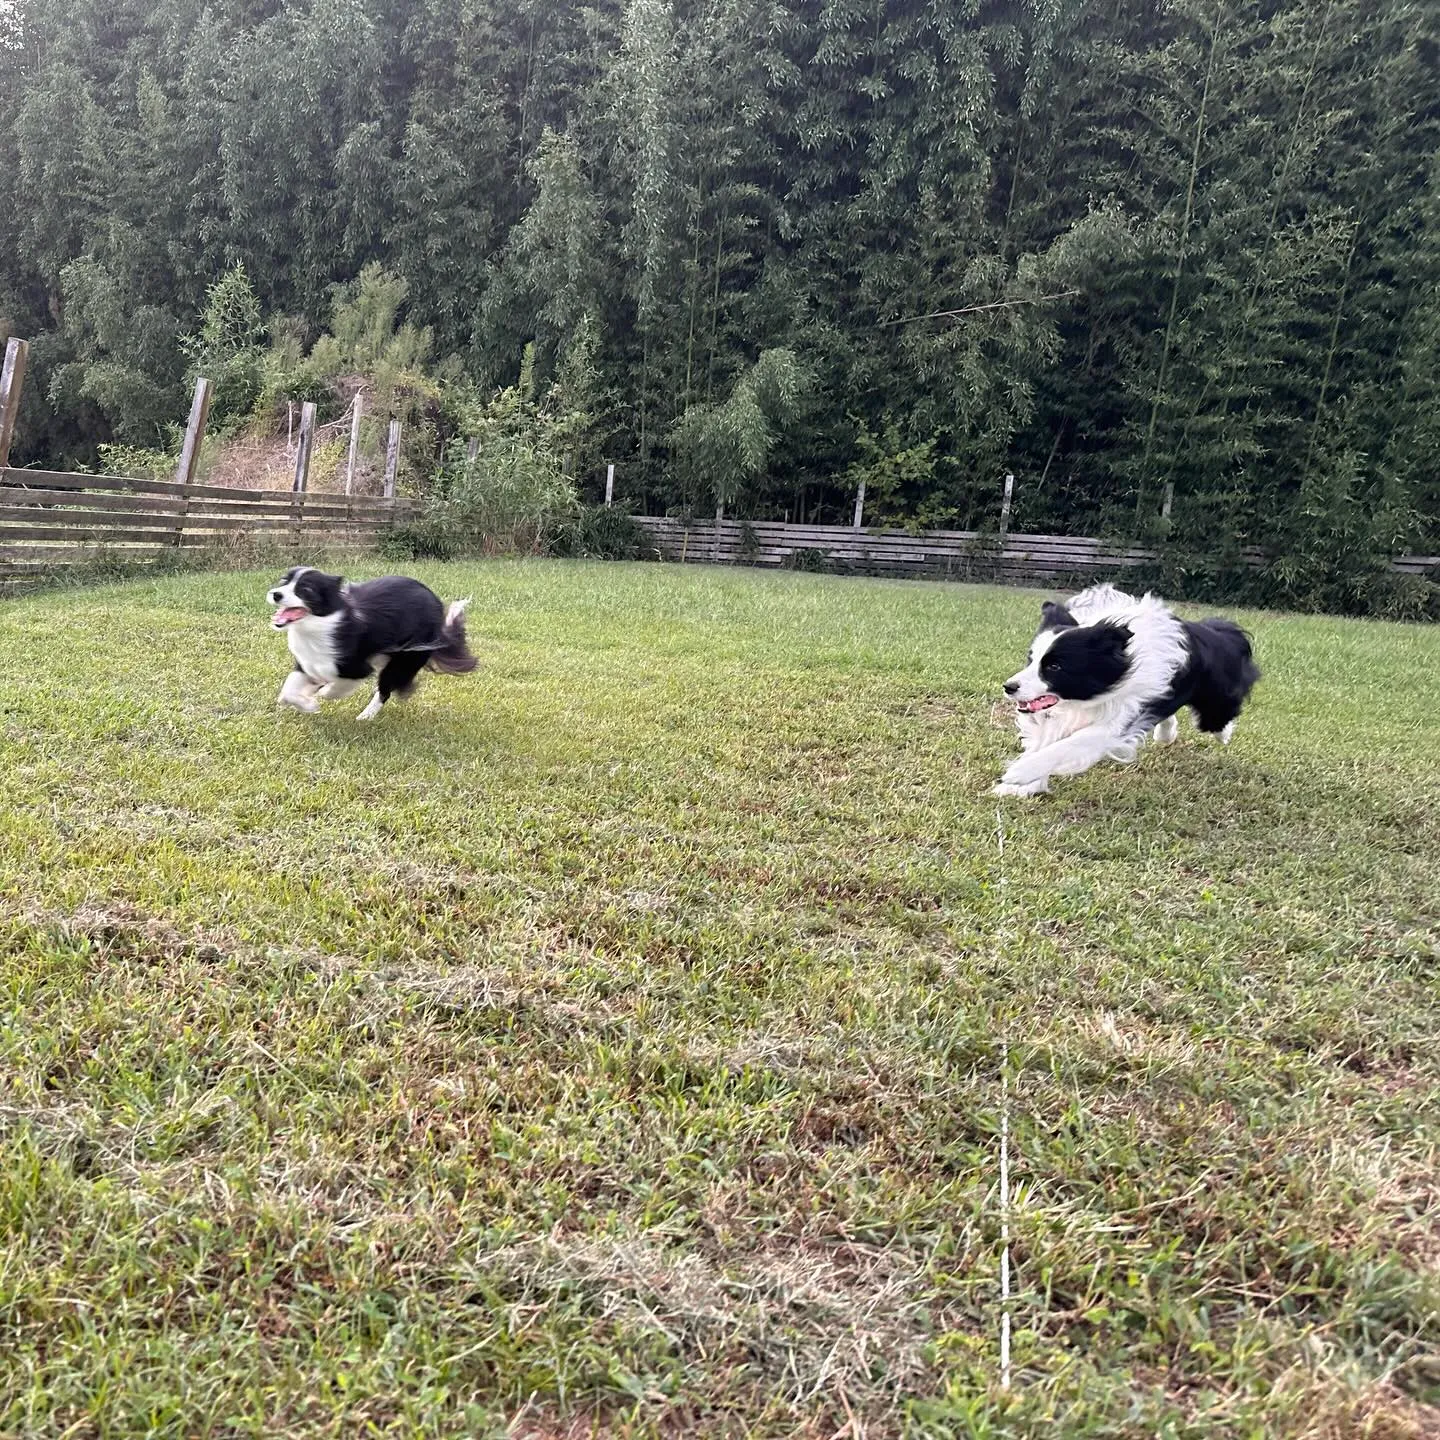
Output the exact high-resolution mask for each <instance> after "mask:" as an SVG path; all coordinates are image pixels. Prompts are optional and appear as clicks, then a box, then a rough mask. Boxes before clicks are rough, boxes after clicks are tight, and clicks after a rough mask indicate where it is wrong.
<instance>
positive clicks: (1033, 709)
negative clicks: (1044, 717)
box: [1015, 691, 1060, 715]
mask: <svg viewBox="0 0 1440 1440" xmlns="http://www.w3.org/2000/svg"><path fill="white" fill-rule="evenodd" d="M1059 703H1060V697H1059V696H1058V695H1051V694H1050V693H1049V691H1046V693H1045V694H1044V695H1037V696H1036V697H1035V698H1034V699H1033V700H1017V701H1016V702H1015V708H1016V709H1017V710H1018V711H1019V712H1020V713H1021V714H1022V715H1036V714H1038V713H1039V712H1040V711H1041V710H1048V709H1049V708H1050V707H1051V706H1052V705H1058V704H1059Z"/></svg>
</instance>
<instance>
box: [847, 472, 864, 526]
mask: <svg viewBox="0 0 1440 1440" xmlns="http://www.w3.org/2000/svg"><path fill="white" fill-rule="evenodd" d="M864 520H865V482H864V481H863V480H862V481H861V482H860V484H859V486H858V487H857V488H856V491H855V523H854V525H852V526H851V527H850V528H851V529H852V530H859V529H862V528H863V525H864Z"/></svg>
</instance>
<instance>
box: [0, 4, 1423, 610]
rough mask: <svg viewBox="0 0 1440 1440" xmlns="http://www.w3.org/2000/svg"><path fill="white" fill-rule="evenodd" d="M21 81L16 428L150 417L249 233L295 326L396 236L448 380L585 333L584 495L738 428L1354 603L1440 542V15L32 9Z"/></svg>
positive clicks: (753, 503) (685, 7)
mask: <svg viewBox="0 0 1440 1440" xmlns="http://www.w3.org/2000/svg"><path fill="white" fill-rule="evenodd" d="M0 93H3V94H4V95H5V96H6V105H5V108H4V112H3V115H0V174H3V175H5V176H6V177H7V179H6V186H7V201H8V202H9V203H7V204H6V205H5V206H4V207H3V209H0V328H6V327H8V328H10V329H12V330H14V331H15V332H17V333H24V334H26V335H29V336H31V337H33V338H34V340H35V349H34V352H33V354H32V374H33V377H34V379H33V383H32V384H31V386H30V393H29V396H28V400H27V405H26V410H25V413H24V417H23V428H22V433H21V443H22V450H21V458H22V459H38V458H45V459H49V460H52V461H55V460H60V459H64V458H69V459H72V460H75V459H78V460H88V459H91V458H93V455H94V451H95V447H96V446H97V444H98V443H100V442H102V441H115V442H121V443H125V444H132V445H153V444H155V443H156V442H157V437H159V436H161V435H163V433H164V430H165V427H166V426H167V425H169V424H173V423H174V422H175V421H176V420H178V419H180V418H182V417H183V412H184V406H185V401H186V395H185V384H184V381H185V376H186V373H187V369H190V368H193V364H194V362H195V360H196V358H197V357H198V356H199V355H201V354H203V353H205V352H206V347H207V346H209V345H210V344H211V343H212V341H213V340H215V339H216V337H214V336H211V335H208V333H207V332H206V331H205V329H204V328H203V327H202V324H201V316H202V314H203V312H204V310H205V304H206V299H207V293H209V292H210V291H211V289H212V287H214V286H216V284H217V282H221V281H223V280H224V278H225V277H226V276H227V275H229V274H231V273H232V271H233V267H234V266H235V265H237V264H239V265H243V267H244V272H245V274H246V275H247V276H248V279H249V281H250V283H251V284H252V285H253V287H254V292H255V294H256V296H257V297H258V301H259V304H260V307H261V312H262V314H263V315H264V317H265V323H266V324H267V326H268V327H269V329H270V332H271V338H272V341H273V339H274V338H275V336H276V335H277V334H282V335H285V336H289V337H291V338H292V340H294V341H295V343H297V344H299V345H300V346H301V348H302V349H303V348H305V347H308V346H309V345H310V344H311V343H313V340H314V338H315V335H316V334H317V333H318V332H319V331H320V330H321V329H322V328H323V327H324V326H325V325H326V324H328V323H329V321H330V318H331V313H332V287H333V286H335V285H337V284H354V283H357V277H359V276H360V274H361V272H362V270H363V269H364V268H365V266H367V265H370V264H379V265H382V266H383V267H384V270H385V272H386V276H387V277H388V279H387V283H390V281H392V280H393V281H398V283H399V284H400V286H401V296H402V299H401V301H400V302H397V303H401V304H403V307H404V309H403V315H404V318H405V320H406V321H408V323H409V324H410V325H411V326H412V327H413V333H414V334H415V335H416V336H420V335H425V336H426V345H427V350H426V365H427V367H428V371H427V373H429V374H431V376H432V378H433V377H434V376H435V375H436V374H437V373H438V371H439V369H440V367H441V364H442V361H448V363H449V366H450V369H449V370H448V371H447V372H446V373H448V374H451V375H453V376H456V377H460V376H463V377H464V378H465V381H466V383H468V384H470V385H473V386H478V387H480V390H481V391H482V393H483V392H484V391H486V390H488V389H493V388H494V387H496V386H499V385H508V384H512V383H513V382H514V379H515V375H516V372H517V368H518V365H519V360H520V355H521V352H522V350H523V348H524V346H525V345H526V344H527V343H532V342H533V344H534V346H535V352H534V353H535V364H536V366H537V369H538V371H539V373H540V375H541V377H542V380H545V381H548V379H549V377H550V376H551V375H553V374H554V373H555V372H556V371H557V370H558V369H559V367H561V366H562V365H563V363H564V361H565V357H566V355H567V352H568V351H569V350H570V349H571V348H572V346H573V345H574V344H575V342H576V338H577V336H581V335H584V336H588V337H590V339H589V341H588V342H587V343H592V344H593V346H594V370H595V375H596V381H597V383H596V387H595V395H596V397H597V398H598V399H599V400H601V401H603V403H597V404H596V405H595V406H594V407H592V409H593V413H592V421H593V428H592V431H591V433H590V434H589V435H588V436H587V437H586V443H585V446H584V447H582V448H583V451H584V453H583V454H582V453H580V452H576V464H577V467H578V468H577V469H576V471H575V472H574V473H575V474H576V477H577V478H578V479H579V480H580V481H581V482H582V484H584V485H585V486H588V487H590V494H591V498H594V487H595V486H596V485H598V483H599V478H598V477H599V474H600V472H599V468H598V465H595V464H593V463H588V461H589V460H591V459H596V460H598V458H599V457H600V456H601V455H602V454H603V455H605V456H608V457H609V458H614V459H615V460H616V461H617V462H618V463H619V466H620V476H621V487H620V488H621V493H622V494H623V495H625V496H626V497H627V498H629V499H630V500H631V501H633V502H635V503H637V504H646V505H652V506H655V505H665V504H693V503H695V501H696V500H697V499H698V498H702V497H700V496H697V495H696V493H695V491H696V487H697V478H696V474H695V470H696V466H695V464H694V463H693V462H694V460H695V459H696V457H709V456H713V455H714V454H715V453H717V452H724V453H723V454H722V455H721V459H722V461H723V462H724V464H725V466H726V473H725V474H724V475H712V476H708V477H701V479H702V480H704V481H706V482H707V483H708V485H709V491H710V493H708V494H705V495H704V496H703V498H704V499H705V500H706V502H707V503H713V502H715V501H723V503H724V504H725V505H726V507H727V509H729V510H730V511H731V512H733V513H736V514H742V515H743V514H755V515H759V514H767V515H772V516H780V515H785V514H788V515H790V516H792V517H794V516H803V517H804V518H806V519H811V518H818V519H822V520H834V519H839V518H842V517H844V516H846V515H848V513H849V509H850V506H851V504H852V503H853V502H852V493H853V484H854V482H855V480H856V478H857V477H858V475H859V474H860V473H862V472H863V473H864V474H865V475H866V477H867V484H869V485H871V486H872V489H871V490H870V492H869V493H871V494H872V495H873V496H874V497H875V503H876V506H877V509H876V510H875V512H874V513H875V514H876V515H877V517H879V518H885V519H890V520H897V521H906V522H910V523H919V524H946V525H961V526H983V525H989V524H993V523H994V521H995V519H996V510H997V497H998V493H999V487H1000V477H1001V476H1002V475H1003V473H1004V472H1005V471H1007V470H1010V471H1013V472H1014V473H1015V474H1016V475H1017V477H1018V483H1017V490H1016V502H1015V524H1016V526H1017V528H1021V529H1040V530H1066V531H1069V532H1071V533H1081V532H1090V533H1094V532H1097V531H1102V530H1103V531H1107V532H1122V531H1123V532H1132V533H1136V534H1140V535H1147V536H1151V537H1158V536H1160V535H1164V534H1168V535H1169V536H1170V538H1171V539H1172V540H1173V541H1175V542H1177V543H1176V547H1175V548H1178V549H1183V550H1185V551H1186V552H1188V553H1197V552H1204V553H1205V555H1206V556H1207V557H1208V560H1209V562H1210V563H1211V565H1212V567H1214V566H1221V567H1223V565H1224V563H1225V561H1226V560H1227V558H1233V557H1234V555H1235V554H1236V553H1238V551H1239V549H1240V548H1241V547H1243V546H1246V545H1257V544H1259V545H1264V546H1265V547H1266V548H1267V549H1268V550H1269V551H1271V552H1272V553H1273V554H1275V555H1276V556H1277V557H1278V558H1279V561H1280V563H1279V564H1277V565H1276V566H1275V568H1274V570H1273V573H1272V574H1271V577H1270V581H1271V584H1272V586H1273V588H1274V590H1275V594H1276V596H1277V598H1283V599H1287V600H1290V601H1294V602H1309V603H1324V604H1343V605H1346V606H1351V607H1362V606H1372V607H1384V606H1390V607H1392V608H1395V607H1397V606H1399V605H1400V604H1402V603H1404V601H1403V597H1398V596H1397V595H1396V594H1394V593H1393V589H1392V586H1391V583H1390V581H1389V580H1388V579H1387V578H1386V572H1385V570H1384V568H1383V566H1381V565H1379V564H1378V563H1377V560H1378V559H1379V557H1383V556H1385V555H1388V554H1389V553H1393V551H1394V550H1395V549H1396V548H1414V547H1421V548H1423V549H1425V550H1426V551H1427V552H1428V553H1433V550H1434V548H1435V547H1436V545H1437V539H1440V537H1437V516H1440V405H1437V403H1436V402H1437V382H1440V358H1437V357H1440V19H1437V12H1436V10H1435V8H1434V7H1433V6H1424V5H1421V4H1418V3H1413V0H1240V3H1234V4H1227V3H1223V0H1203V3H1201V0H1173V3H1167V4H1165V5H1156V4H1148V3H1147V4H1139V5H1131V6H1118V7H1117V6H1106V7H1098V6H1094V5H1085V4H1082V3H1078V0H1061V3H1053V4H1052V3H1043V4H1042V3H1039V0H1029V3H1007V0H993V3H990V0H987V3H983V4H981V3H978V0H977V3H973V4H966V5H938V6H937V5H920V4H916V3H909V0H905V3H899V0H895V3H890V4H881V3H879V0H872V3H870V4H867V5H861V4H857V3H855V0H824V3H821V0H625V3H623V4H603V3H601V4H587V5H583V6H581V5H572V4H568V3H549V4H544V5H542V4H539V3H536V0H520V3H509V4H503V5H502V4H499V3H496V0H464V3H460V0H411V3H407V4H404V5H399V4H392V3H389V0H313V3H291V4H280V3H274V0H220V3H217V4H210V5H206V6H201V5H199V4H198V3H196V0H160V3H158V4H156V3H148V0H147V3H144V4H141V3H137V0H122V3H119V4H116V3H113V0H107V3H105V4H103V5H102V4H100V3H99V0H18V3H17V4H15V5H14V6H12V7H11V8H9V9H7V10H5V11H4V12H0ZM378 274H379V272H378V271H377V272H372V275H378ZM232 298H233V297H232ZM934 312H944V313H940V314H936V313H934ZM279 317H289V318H288V319H284V320H283V321H282V320H281V319H280V318H279ZM927 317H928V318H927ZM239 318H240V319H242V320H244V321H245V323H246V324H248V323H249V320H248V319H247V318H246V317H244V316H241V317H239ZM392 318H393V316H392ZM277 327H278V328H277ZM296 337H298V339H297V338H296ZM241 338H242V340H243V338H244V337H241ZM219 339H220V340H221V341H222V342H223V343H225V344H231V343H232V341H233V340H234V336H233V335H232V336H220V337H219ZM246 343H248V342H246ZM244 350H245V344H241V345H240V346H239V352H240V354H241V358H240V359H239V360H236V359H235V355H234V354H231V352H228V351H227V354H228V355H230V358H231V360H232V361H233V362H234V373H229V372H227V381H226V383H227V387H228V390H229V393H231V394H232V395H235V396H240V395H243V393H244V391H245V387H246V386H247V385H253V383H254V370H253V367H250V368H247V364H246V363H245V361H244V357H243V352H244ZM776 351H784V352H788V353H789V355H790V356H791V357H792V358H793V362H794V370H793V373H794V375H795V376H797V377H798V376H802V375H803V376H804V377H805V381H806V383H805V384H804V385H803V386H802V387H799V388H798V389H796V390H795V391H794V393H793V394H791V395H790V396H788V400H789V401H791V402H793V403H792V404H790V405H789V406H788V407H787V415H786V417H785V421H784V423H783V424H775V423H769V424H767V425H766V426H765V427H764V429H765V442H766V443H765V444H764V446H763V447H761V448H762V449H763V454H762V453H761V451H760V450H757V449H756V447H755V446H754V444H752V443H750V440H751V439H753V436H754V435H755V434H758V433H759V432H758V431H757V430H756V428H755V422H757V421H758V420H759V418H761V417H758V416H757V414H756V413H755V411H754V407H753V405H750V402H751V401H753V399H754V391H753V386H751V385H749V384H747V379H746V377H747V376H751V375H752V373H753V371H754V367H755V366H756V364H757V361H758V360H759V357H761V356H762V355H764V354H766V353H767V352H776ZM440 388H441V389H442V390H443V389H444V386H443V385H442V386H441V387H440ZM737 397H738V399H737ZM747 406H749V409H748V411H747V409H746V407H747ZM747 426H748V431H747ZM747 435H748V436H749V437H750V438H748V439H747ZM433 439H434V441H435V443H436V444H437V445H440V444H443V442H444V440H445V431H444V426H443V425H439V424H437V425H436V426H435V427H434V434H433ZM757 456H758V459H757ZM700 488H701V489H702V490H704V488H705V485H703V484H702V485H701V487H700ZM1167 490H1169V491H1173V497H1174V499H1173V510H1172V513H1171V516H1170V518H1169V519H1168V520H1162V516H1161V512H1162V507H1163V500H1164V496H1165V495H1166V493H1167Z"/></svg>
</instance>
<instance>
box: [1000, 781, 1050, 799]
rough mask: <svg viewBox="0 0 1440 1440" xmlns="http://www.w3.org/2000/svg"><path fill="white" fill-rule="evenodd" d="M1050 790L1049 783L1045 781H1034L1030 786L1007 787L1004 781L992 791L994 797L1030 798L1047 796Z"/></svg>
mask: <svg viewBox="0 0 1440 1440" xmlns="http://www.w3.org/2000/svg"><path fill="white" fill-rule="evenodd" d="M1049 790H1050V786H1049V783H1048V782H1047V781H1044V780H1035V781H1032V782H1031V783H1030V784H1029V785H1007V784H1006V783H1005V782H1004V781H1003V780H1002V781H1001V782H1000V783H999V784H998V785H994V786H992V787H991V789H990V793H991V794H992V795H1015V796H1023V797H1026V798H1028V797H1030V796H1032V795H1045V794H1048V793H1049Z"/></svg>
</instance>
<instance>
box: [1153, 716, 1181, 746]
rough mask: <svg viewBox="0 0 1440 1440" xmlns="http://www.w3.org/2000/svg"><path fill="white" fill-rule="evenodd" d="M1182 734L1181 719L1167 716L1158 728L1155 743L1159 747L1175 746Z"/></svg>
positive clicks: (1156, 728)
mask: <svg viewBox="0 0 1440 1440" xmlns="http://www.w3.org/2000/svg"><path fill="white" fill-rule="evenodd" d="M1179 734H1180V717H1179V716H1178V715H1167V716H1166V717H1165V719H1163V720H1162V721H1161V722H1160V723H1159V724H1158V725H1157V726H1156V727H1155V733H1154V736H1153V738H1154V741H1155V743H1156V744H1157V745H1173V744H1174V743H1175V741H1176V738H1177V737H1178V736H1179Z"/></svg>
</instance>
